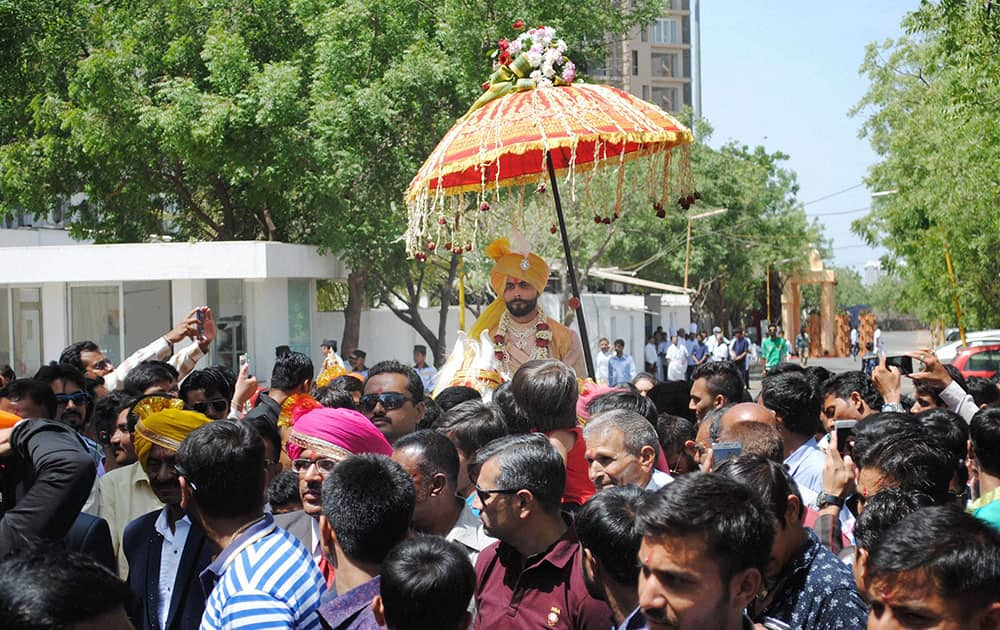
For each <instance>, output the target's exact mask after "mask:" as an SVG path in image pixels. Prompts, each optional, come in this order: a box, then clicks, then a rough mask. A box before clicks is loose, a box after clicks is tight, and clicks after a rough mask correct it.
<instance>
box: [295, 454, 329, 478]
mask: <svg viewBox="0 0 1000 630" xmlns="http://www.w3.org/2000/svg"><path fill="white" fill-rule="evenodd" d="M313 464H315V465H316V468H317V469H319V474H320V475H321V476H323V477H326V476H327V475H329V474H330V473H331V472H333V469H334V468H335V467H336V466H337V460H335V459H330V458H329V457H320V458H319V459H309V458H307V457H296V458H295V459H293V460H292V470H294V471H295V472H296V473H297V474H299V475H304V474H306V471H308V470H309V469H310V468H312V466H313Z"/></svg>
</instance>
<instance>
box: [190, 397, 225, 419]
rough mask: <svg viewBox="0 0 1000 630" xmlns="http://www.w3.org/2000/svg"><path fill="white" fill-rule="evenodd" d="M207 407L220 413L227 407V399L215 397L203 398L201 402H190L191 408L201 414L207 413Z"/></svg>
mask: <svg viewBox="0 0 1000 630" xmlns="http://www.w3.org/2000/svg"><path fill="white" fill-rule="evenodd" d="M209 408H211V409H212V411H214V412H215V413H222V412H223V411H226V410H228V409H229V401H228V400H226V399H225V398H215V399H214V400H203V401H202V402H196V403H191V410H192V411H197V412H198V413H200V414H202V415H206V416H207V415H208V410H209Z"/></svg>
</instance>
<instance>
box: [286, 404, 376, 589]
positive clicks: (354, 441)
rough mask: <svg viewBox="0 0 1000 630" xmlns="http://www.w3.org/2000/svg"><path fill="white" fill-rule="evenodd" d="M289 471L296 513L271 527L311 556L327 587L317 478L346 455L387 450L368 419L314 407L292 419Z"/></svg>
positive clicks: (328, 570) (328, 576)
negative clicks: (298, 506)
mask: <svg viewBox="0 0 1000 630" xmlns="http://www.w3.org/2000/svg"><path fill="white" fill-rule="evenodd" d="M285 450H286V451H287V452H288V457H289V458H290V459H291V460H292V470H294V471H295V472H296V473H298V475H299V497H300V498H301V499H302V510H299V511H295V512H288V513H286V514H279V515H277V516H275V517H274V522H275V523H276V524H277V525H278V526H279V527H283V528H285V529H287V530H288V531H289V533H291V534H292V535H294V536H295V537H296V538H298V539H299V540H300V541H302V544H303V545H305V546H306V549H308V550H309V553H310V554H311V555H312V557H313V560H315V561H316V565H317V566H319V569H320V571H321V572H322V573H323V577H325V578H326V580H327V584H331V583H332V582H333V567H332V566H331V565H330V563H329V562H328V561H327V559H326V556H324V555H323V548H322V546H321V545H320V532H319V517H320V516H321V515H322V514H323V501H322V494H321V492H322V487H323V479H324V478H325V477H326V476H327V475H328V474H329V473H330V471H331V470H333V468H334V466H336V465H337V464H338V463H340V462H341V461H343V460H345V459H347V458H348V457H350V456H352V455H362V454H365V453H374V454H376V455H385V456H386V457H389V456H391V455H392V447H391V446H390V445H389V442H388V441H387V440H386V439H385V436H383V435H382V432H381V431H379V430H378V429H377V428H376V427H375V425H374V424H372V422H371V420H369V419H368V418H366V417H365V416H363V415H361V413H359V412H357V411H354V410H352V409H327V408H326V407H320V408H318V409H313V410H311V411H308V412H306V413H304V414H302V415H301V416H299V417H298V418H296V419H295V422H294V424H293V425H292V431H291V434H290V435H289V436H288V443H287V445H286V446H285Z"/></svg>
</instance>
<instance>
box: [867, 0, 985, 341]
mask: <svg viewBox="0 0 1000 630" xmlns="http://www.w3.org/2000/svg"><path fill="white" fill-rule="evenodd" d="M998 11H1000V8H998V7H997V6H996V3H994V2H986V3H982V2H963V1H959V0H943V1H942V2H939V3H930V2H925V3H922V4H921V6H920V8H919V9H918V10H917V11H915V12H913V13H911V14H909V15H907V17H906V18H905V19H904V21H903V25H904V27H905V28H906V30H907V32H908V35H907V36H906V37H903V38H901V39H900V40H898V41H894V42H893V41H890V42H886V43H885V44H882V45H875V44H872V45H869V47H868V50H867V54H866V57H865V62H864V64H863V65H862V67H861V71H862V72H863V73H864V74H865V75H867V77H868V79H869V81H870V82H871V86H870V88H869V90H868V92H867V94H866V95H865V96H864V98H863V99H862V100H861V102H860V103H858V105H857V106H856V107H855V109H854V113H855V115H859V116H863V117H864V124H863V127H862V135H863V136H865V137H867V138H868V139H869V141H870V142H871V144H872V147H873V148H874V150H875V152H876V153H877V154H878V155H879V156H880V161H879V163H877V164H875V165H874V166H873V167H872V168H871V170H870V172H869V176H868V180H867V181H868V185H869V187H870V188H871V189H873V190H893V191H896V192H895V193H894V194H891V195H889V196H886V197H884V198H881V199H879V200H877V202H876V204H875V206H874V208H873V210H872V212H871V214H870V215H869V216H868V217H867V218H866V219H865V220H863V221H861V220H859V221H855V222H854V224H853V225H852V229H853V230H854V231H855V232H856V233H857V234H859V235H861V236H863V237H864V238H865V240H866V241H867V242H868V243H870V244H872V245H876V244H881V245H884V246H885V247H886V248H887V249H888V250H889V253H888V254H887V255H886V256H884V257H883V259H882V266H883V268H885V269H886V270H887V271H889V272H890V273H895V274H897V275H898V276H899V278H900V281H901V288H900V290H899V291H898V294H897V297H896V303H897V304H898V306H899V307H900V308H901V309H902V310H905V311H908V312H912V313H914V314H916V315H918V316H919V317H921V318H922V319H924V320H925V321H933V320H944V321H948V322H954V315H955V313H954V309H953V305H952V296H953V292H954V291H957V294H958V298H959V300H960V302H961V306H962V309H963V311H964V313H965V316H966V317H967V320H966V322H965V323H966V324H967V325H971V326H976V327H994V326H997V325H1000V285H998V284H997V282H996V278H997V275H998V274H1000V257H998V256H997V255H996V252H997V251H998V250H1000V213H998V212H997V202H998V199H1000V155H998V154H997V152H996V147H997V146H998V145H1000V14H998ZM946 253H947V254H950V256H951V259H952V262H953V265H954V271H955V275H956V277H957V289H953V288H952V286H951V282H950V280H949V274H948V270H947V263H946Z"/></svg>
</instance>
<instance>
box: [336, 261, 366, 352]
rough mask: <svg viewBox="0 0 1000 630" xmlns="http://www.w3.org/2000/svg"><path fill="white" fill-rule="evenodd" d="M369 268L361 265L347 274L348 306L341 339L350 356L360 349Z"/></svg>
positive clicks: (342, 345) (345, 310)
mask: <svg viewBox="0 0 1000 630" xmlns="http://www.w3.org/2000/svg"><path fill="white" fill-rule="evenodd" d="M367 278H368V269H367V268H366V267H365V265H363V264H362V265H359V266H358V267H357V268H356V269H353V270H351V273H349V274H347V306H346V307H345V308H344V335H343V337H342V338H341V340H340V348H341V350H342V351H343V353H344V356H345V357H347V356H349V355H350V354H351V353H352V352H354V351H355V350H357V349H358V338H359V337H360V336H361V312H362V311H363V310H364V308H365V306H366V304H365V280H367Z"/></svg>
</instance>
